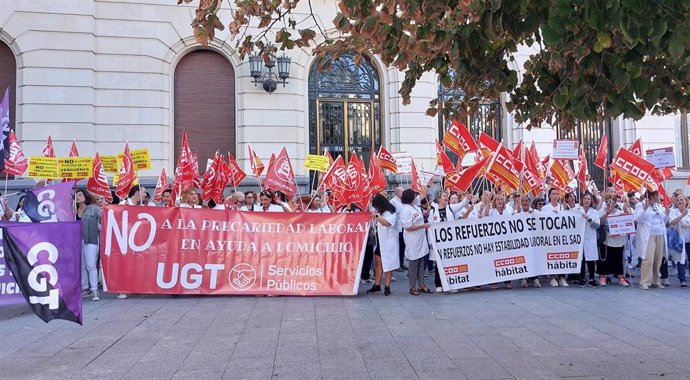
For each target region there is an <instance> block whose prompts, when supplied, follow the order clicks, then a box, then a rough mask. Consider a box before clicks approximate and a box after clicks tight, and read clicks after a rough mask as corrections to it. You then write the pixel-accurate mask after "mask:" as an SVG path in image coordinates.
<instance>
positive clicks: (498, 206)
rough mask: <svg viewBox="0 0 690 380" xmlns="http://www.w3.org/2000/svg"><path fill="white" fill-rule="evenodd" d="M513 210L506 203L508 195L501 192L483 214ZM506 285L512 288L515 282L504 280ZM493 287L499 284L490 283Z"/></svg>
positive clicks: (496, 214) (508, 212)
mask: <svg viewBox="0 0 690 380" xmlns="http://www.w3.org/2000/svg"><path fill="white" fill-rule="evenodd" d="M512 214H513V210H512V209H510V208H509V206H508V205H506V197H505V195H504V194H503V193H502V192H501V193H498V194H496V195H494V199H493V200H492V201H491V209H490V210H489V209H488V208H484V215H483V216H503V215H506V216H507V215H512ZM503 284H504V286H505V287H506V289H512V288H513V283H512V282H511V281H504V282H503ZM489 287H490V288H491V289H497V288H498V284H491V285H489Z"/></svg>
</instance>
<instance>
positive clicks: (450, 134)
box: [443, 120, 479, 161]
mask: <svg viewBox="0 0 690 380" xmlns="http://www.w3.org/2000/svg"><path fill="white" fill-rule="evenodd" d="M443 145H445V146H447V147H448V149H450V150H451V151H452V152H453V153H455V154H457V155H458V157H459V160H460V161H462V159H463V157H465V154H467V153H469V152H474V151H476V150H478V149H479V147H478V146H477V143H476V142H475V141H474V139H473V138H472V134H470V131H468V130H467V128H465V125H464V124H463V123H461V122H459V121H455V120H454V121H453V122H451V123H450V125H449V126H448V129H447V130H446V132H444V133H443Z"/></svg>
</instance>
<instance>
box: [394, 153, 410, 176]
mask: <svg viewBox="0 0 690 380" xmlns="http://www.w3.org/2000/svg"><path fill="white" fill-rule="evenodd" d="M391 155H392V156H393V157H395V162H396V163H397V164H398V173H397V174H412V156H411V155H410V154H409V153H407V152H395V153H391Z"/></svg>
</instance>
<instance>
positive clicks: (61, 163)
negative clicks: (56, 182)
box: [58, 157, 93, 179]
mask: <svg viewBox="0 0 690 380" xmlns="http://www.w3.org/2000/svg"><path fill="white" fill-rule="evenodd" d="M58 174H59V176H60V178H65V179H84V178H91V177H93V158H91V157H58Z"/></svg>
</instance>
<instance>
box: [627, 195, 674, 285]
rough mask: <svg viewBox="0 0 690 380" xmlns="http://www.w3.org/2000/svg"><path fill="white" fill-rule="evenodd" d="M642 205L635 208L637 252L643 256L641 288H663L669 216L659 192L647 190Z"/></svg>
mask: <svg viewBox="0 0 690 380" xmlns="http://www.w3.org/2000/svg"><path fill="white" fill-rule="evenodd" d="M646 197H647V199H645V200H644V201H643V204H642V207H639V206H638V207H637V209H636V210H635V214H634V217H635V222H637V233H636V235H635V238H636V239H637V243H636V245H635V246H636V248H637V254H638V255H639V256H640V257H641V258H642V267H641V274H640V276H641V279H640V289H642V290H647V289H649V288H650V287H652V288H659V289H663V288H664V286H663V285H662V284H661V282H660V270H661V263H662V261H663V260H662V259H663V258H664V256H665V251H666V221H667V220H668V216H667V215H666V213H665V212H664V209H663V207H662V206H661V205H660V204H659V192H658V191H647V194H646Z"/></svg>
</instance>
